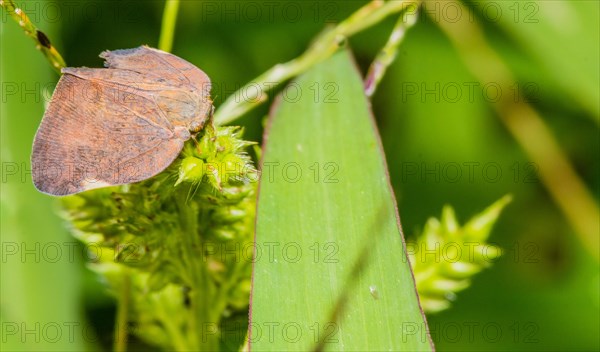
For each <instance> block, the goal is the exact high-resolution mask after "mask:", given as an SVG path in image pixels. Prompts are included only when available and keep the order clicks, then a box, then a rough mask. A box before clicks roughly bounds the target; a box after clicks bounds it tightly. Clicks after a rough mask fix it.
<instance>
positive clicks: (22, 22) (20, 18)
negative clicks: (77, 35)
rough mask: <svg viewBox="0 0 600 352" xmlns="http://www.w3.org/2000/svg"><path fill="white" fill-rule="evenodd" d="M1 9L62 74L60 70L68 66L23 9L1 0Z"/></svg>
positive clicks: (6, 0)
mask: <svg viewBox="0 0 600 352" xmlns="http://www.w3.org/2000/svg"><path fill="white" fill-rule="evenodd" d="M0 7H2V8H3V9H5V10H6V11H7V12H8V14H9V15H10V16H11V17H12V18H13V19H14V20H15V21H16V22H17V23H18V24H19V26H20V27H21V28H23V31H24V32H25V35H27V36H28V37H30V38H31V39H33V41H34V42H35V44H36V45H35V47H36V48H37V49H38V50H40V51H41V52H42V53H43V54H44V56H46V59H47V60H48V61H50V64H51V65H52V68H53V69H54V70H55V71H56V72H57V73H58V74H61V72H60V70H61V69H62V68H63V67H65V66H66V64H65V60H64V59H63V58H62V56H61V55H60V53H59V52H58V51H57V50H56V48H55V47H54V46H53V45H52V44H51V43H50V39H48V37H47V36H46V34H44V33H43V32H42V31H40V30H39V29H37V28H36V26H35V25H34V24H33V23H32V22H31V20H30V19H29V17H28V16H27V14H26V13H25V12H24V11H23V9H21V8H19V7H17V6H16V5H15V3H14V2H13V1H12V0H0Z"/></svg>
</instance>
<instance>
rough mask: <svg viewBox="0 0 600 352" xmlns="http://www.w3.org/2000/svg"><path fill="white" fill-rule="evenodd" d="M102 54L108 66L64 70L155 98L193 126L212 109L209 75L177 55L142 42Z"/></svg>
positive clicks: (174, 118)
mask: <svg viewBox="0 0 600 352" xmlns="http://www.w3.org/2000/svg"><path fill="white" fill-rule="evenodd" d="M100 57H102V58H104V59H105V60H106V63H105V65H106V67H107V68H106V69H91V68H65V69H63V73H69V74H72V75H75V76H78V77H81V78H84V79H88V80H92V81H95V82H98V83H102V84H110V85H115V86H118V89H120V90H125V91H133V92H134V93H135V94H136V95H141V96H145V97H147V98H150V99H153V100H154V101H155V102H156V103H157V105H158V107H159V108H160V109H161V110H162V111H163V112H164V113H165V115H166V117H167V118H168V119H169V121H170V122H171V123H173V124H175V125H178V126H184V127H188V128H189V129H193V130H197V129H199V127H200V126H202V125H203V124H204V122H205V121H206V119H207V117H208V115H209V113H210V111H211V110H212V101H211V100H210V79H209V78H208V76H207V75H206V74H205V73H204V72H202V70H200V69H199V68H197V67H196V66H194V65H192V64H191V63H189V62H187V61H185V60H183V59H181V58H179V57H177V56H175V55H172V54H169V53H166V52H164V51H160V50H157V49H152V48H149V47H146V46H141V47H138V48H135V49H124V50H115V51H105V52H103V53H102V54H101V55H100Z"/></svg>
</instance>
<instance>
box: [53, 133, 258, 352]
mask: <svg viewBox="0 0 600 352" xmlns="http://www.w3.org/2000/svg"><path fill="white" fill-rule="evenodd" d="M241 133H242V131H241V129H239V128H236V127H214V126H213V125H212V124H209V125H208V126H206V127H205V129H204V130H203V131H202V132H201V133H200V134H199V135H198V136H196V138H195V139H193V140H191V141H189V142H188V143H186V145H185V147H184V150H183V152H182V153H181V155H180V157H179V158H178V160H176V161H175V162H174V163H173V164H172V165H171V166H170V167H169V168H168V169H167V170H165V171H164V172H162V173H161V174H159V175H157V176H155V177H153V178H151V179H149V180H146V181H143V182H140V183H137V184H132V185H126V186H121V187H111V188H105V189H97V190H92V191H88V192H84V193H81V194H78V195H74V196H71V197H66V198H64V201H63V206H64V209H65V217H66V218H67V219H68V220H69V221H70V222H71V224H72V225H73V229H74V232H75V233H76V235H77V236H78V237H79V238H80V239H81V240H82V241H83V242H85V243H87V244H88V246H89V247H90V250H92V249H93V252H94V253H97V255H98V258H97V261H95V263H92V264H91V267H92V268H93V269H94V270H96V271H97V272H99V273H100V274H102V276H103V277H104V278H105V279H106V280H107V281H108V283H109V286H110V287H111V289H113V290H114V292H115V293H117V292H120V291H122V290H123V289H127V288H126V287H124V285H125V283H127V285H129V289H130V295H129V296H130V305H131V307H132V309H131V312H130V316H129V320H130V322H133V323H134V324H135V326H136V328H135V329H133V330H132V331H134V332H135V333H136V334H137V335H139V336H140V337H142V338H144V339H145V340H146V341H148V342H150V343H153V344H156V345H160V346H163V347H165V348H169V349H179V350H181V349H190V350H199V349H200V347H201V345H202V344H205V343H207V341H202V340H199V336H198V334H196V332H197V331H198V330H197V329H200V328H201V326H202V324H205V325H204V326H206V324H210V326H219V323H220V322H221V321H222V319H224V318H226V317H228V316H230V315H232V314H234V313H235V312H236V311H244V310H245V309H246V308H247V306H248V297H249V292H250V276H251V261H252V243H253V233H254V215H255V189H256V181H257V172H256V170H255V168H254V167H253V165H252V161H251V159H250V157H249V156H248V155H247V154H246V153H245V151H244V149H245V148H246V147H247V146H249V145H251V144H253V143H250V142H246V141H243V140H241ZM119 303H121V302H119ZM211 336H212V335H211ZM242 336H243V335H242ZM208 342H210V341H208ZM213 342H214V341H213ZM204 347H206V346H204Z"/></svg>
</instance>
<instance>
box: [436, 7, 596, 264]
mask: <svg viewBox="0 0 600 352" xmlns="http://www.w3.org/2000/svg"><path fill="white" fill-rule="evenodd" d="M454 3H455V6H457V7H458V8H459V9H460V10H461V11H462V12H461V13H465V14H466V13H468V11H469V10H468V9H467V8H466V7H465V6H464V5H463V4H462V3H461V2H460V1H454ZM429 4H431V6H435V5H434V1H432V0H429V1H425V5H429ZM445 5H447V3H445V4H444V6H445ZM472 18H473V17H472V16H461V18H460V19H459V20H458V21H455V22H452V23H451V22H449V21H444V20H443V19H442V20H441V21H436V23H437V25H438V26H439V27H440V28H441V29H442V31H444V33H445V34H446V36H448V38H449V39H450V40H451V41H452V43H453V45H454V46H455V47H456V48H457V49H458V53H459V54H460V55H461V56H462V59H463V60H464V61H465V63H466V64H467V67H468V68H469V70H470V71H471V72H472V73H473V74H474V76H475V77H476V78H477V79H478V80H479V81H480V82H482V83H488V82H496V83H497V84H498V85H500V87H501V88H502V91H510V89H511V88H510V87H514V82H515V78H514V77H513V75H512V74H511V72H510V70H509V68H508V67H507V66H506V65H505V64H504V62H503V61H502V59H501V58H500V56H499V55H498V54H497V53H496V52H495V51H494V49H492V47H491V46H490V45H489V44H488V43H487V41H486V40H485V36H484V33H483V30H482V29H481V27H480V26H479V25H478V23H476V22H475V21H473V20H472ZM506 97H507V98H504V97H503V99H501V100H500V101H499V102H497V103H493V104H492V107H493V108H494V109H495V111H496V113H497V115H498V117H499V118H500V121H502V123H504V125H505V126H506V128H507V129H508V131H510V133H511V134H512V135H513V137H514V138H515V139H516V140H517V142H518V143H519V144H520V145H521V147H522V148H523V150H524V151H525V153H527V155H528V156H529V158H530V159H531V160H532V161H533V162H535V163H536V164H537V165H538V166H539V174H540V179H541V180H542V182H543V183H544V185H545V186H546V189H547V190H548V191H549V193H550V195H551V196H552V198H554V201H555V202H556V204H557V205H558V207H559V208H560V209H561V211H562V212H563V214H564V215H565V217H566V218H567V220H568V221H569V222H570V223H571V226H573V228H574V229H575V232H576V234H577V235H578V236H579V239H580V240H581V242H582V243H583V244H584V245H585V247H586V248H587V249H588V250H589V251H590V252H591V253H592V254H593V255H594V257H595V258H596V259H599V258H600V253H599V252H598V248H599V247H600V241H599V237H598V233H599V232H600V228H599V223H598V214H600V209H599V207H598V204H597V203H596V201H595V200H594V197H593V196H592V195H591V194H590V192H589V191H588V189H587V188H586V186H585V184H584V182H583V181H582V180H581V179H580V178H579V176H578V175H577V173H576V172H575V169H574V168H573V166H572V165H571V163H570V161H569V159H568V158H567V156H566V155H565V153H564V151H563V150H562V149H561V147H560V145H559V144H558V143H557V141H556V140H555V139H554V136H552V132H551V131H550V129H549V128H548V127H547V126H546V124H545V123H544V120H543V119H542V118H541V116H540V115H539V114H538V112H537V111H535V109H533V107H532V106H531V105H529V104H528V103H526V102H525V101H524V98H523V97H517V98H516V99H515V98H513V97H508V94H506Z"/></svg>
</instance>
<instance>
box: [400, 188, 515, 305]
mask: <svg viewBox="0 0 600 352" xmlns="http://www.w3.org/2000/svg"><path fill="white" fill-rule="evenodd" d="M510 200H511V197H510V196H505V197H503V198H501V199H500V200H498V201H497V202H495V203H494V204H492V205H491V206H489V207H488V208H487V209H485V210H484V211H483V212H481V213H480V214H477V215H475V216H474V217H473V218H471V220H469V222H467V223H466V224H465V225H464V226H462V227H461V226H460V225H459V223H458V221H457V220H456V216H455V214H454V209H452V207H450V206H448V205H446V206H444V208H443V210H442V217H441V218H440V219H439V220H438V219H436V218H433V217H432V218H430V219H429V220H428V221H427V223H426V224H425V228H424V229H423V232H422V233H421V235H420V236H418V238H417V240H416V241H414V242H409V243H407V250H408V253H409V257H410V262H411V264H412V268H413V272H414V275H415V281H416V283H417V290H418V292H419V298H420V301H421V307H423V309H424V310H425V311H426V312H431V313H435V312H439V311H442V310H444V309H447V308H448V307H450V301H453V300H454V299H455V297H456V295H455V294H456V292H459V291H462V290H464V289H466V288H467V287H469V285H470V284H471V277H473V276H474V275H475V274H477V273H478V272H480V271H481V270H483V269H484V268H486V267H489V266H490V265H491V264H492V263H493V262H494V260H496V259H497V258H499V257H500V255H501V253H502V252H501V249H500V248H499V247H497V246H495V245H492V244H489V243H487V242H486V241H487V239H488V237H489V235H490V232H491V231H492V227H493V226H494V224H495V223H496V220H498V217H499V216H500V212H501V211H502V209H503V208H504V207H505V206H506V205H507V204H508V203H509V202H510Z"/></svg>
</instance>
